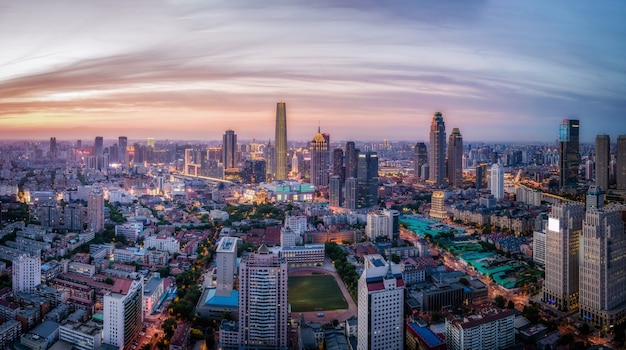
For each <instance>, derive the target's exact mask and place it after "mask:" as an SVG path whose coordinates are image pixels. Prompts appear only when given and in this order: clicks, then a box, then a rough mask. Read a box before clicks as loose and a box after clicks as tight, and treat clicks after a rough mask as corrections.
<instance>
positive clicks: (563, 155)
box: [559, 119, 580, 190]
mask: <svg viewBox="0 0 626 350" xmlns="http://www.w3.org/2000/svg"><path fill="white" fill-rule="evenodd" d="M579 132H580V128H579V122H578V120H576V119H563V123H562V124H561V127H560V129H559V181H560V182H559V186H560V187H561V190H565V189H568V188H575V187H576V186H577V185H578V166H579V165H580V145H579V140H578V139H579V137H578V135H579Z"/></svg>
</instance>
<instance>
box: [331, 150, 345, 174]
mask: <svg viewBox="0 0 626 350" xmlns="http://www.w3.org/2000/svg"><path fill="white" fill-rule="evenodd" d="M332 175H333V176H339V177H340V178H341V179H344V167H343V150H342V149H341V148H335V149H334V150H333V174H332Z"/></svg>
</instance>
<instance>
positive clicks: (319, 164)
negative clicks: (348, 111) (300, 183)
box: [309, 128, 329, 187]
mask: <svg viewBox="0 0 626 350" xmlns="http://www.w3.org/2000/svg"><path fill="white" fill-rule="evenodd" d="M309 152H310V153H311V172H310V174H311V185H313V186H315V187H324V186H328V170H329V162H328V156H329V154H328V140H327V139H326V136H324V134H322V133H321V132H320V129H319V128H318V129H317V134H315V136H314V137H313V140H312V141H311V144H310V146H309Z"/></svg>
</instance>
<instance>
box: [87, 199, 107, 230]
mask: <svg viewBox="0 0 626 350" xmlns="http://www.w3.org/2000/svg"><path fill="white" fill-rule="evenodd" d="M87 220H88V221H89V225H88V227H89V229H90V230H92V231H94V232H101V231H102V230H104V193H102V190H100V189H94V190H93V191H91V193H89V201H88V203H87Z"/></svg>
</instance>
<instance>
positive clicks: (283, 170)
mask: <svg viewBox="0 0 626 350" xmlns="http://www.w3.org/2000/svg"><path fill="white" fill-rule="evenodd" d="M274 143H275V147H276V151H275V154H276V176H275V179H276V180H287V110H286V106H285V103H284V102H278V104H277V105H276V136H275V141H274Z"/></svg>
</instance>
